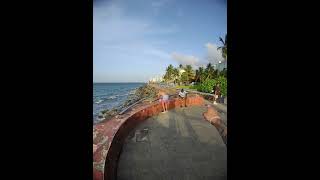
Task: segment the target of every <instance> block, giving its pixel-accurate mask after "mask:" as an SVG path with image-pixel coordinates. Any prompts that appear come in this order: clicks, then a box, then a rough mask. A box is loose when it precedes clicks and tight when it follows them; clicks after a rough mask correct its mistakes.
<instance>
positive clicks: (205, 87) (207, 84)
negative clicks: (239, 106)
mask: <svg viewBox="0 0 320 180" xmlns="http://www.w3.org/2000/svg"><path fill="white" fill-rule="evenodd" d="M216 83H217V81H216V80H215V79H207V80H205V81H203V82H202V83H201V84H199V85H198V86H197V87H198V89H197V90H198V91H201V92H205V93H211V92H212V90H213V86H214V85H215V84H216Z"/></svg>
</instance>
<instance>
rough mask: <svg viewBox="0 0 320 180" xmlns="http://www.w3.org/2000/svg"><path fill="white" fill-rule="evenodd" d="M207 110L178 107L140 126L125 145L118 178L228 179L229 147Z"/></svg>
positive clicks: (130, 179) (133, 131)
mask: <svg viewBox="0 0 320 180" xmlns="http://www.w3.org/2000/svg"><path fill="white" fill-rule="evenodd" d="M205 111H206V107H204V106H202V107H199V106H193V107H187V108H176V109H172V110H170V111H169V112H167V113H160V114H159V115H157V116H153V117H151V118H149V119H147V120H146V121H144V122H143V123H141V124H140V125H138V126H137V127H136V128H135V129H133V130H132V131H131V133H130V135H129V136H128V137H127V139H126V142H125V144H124V146H123V150H122V153H121V155H120V159H119V163H118V171H117V176H118V177H117V178H118V180H198V179H201V180H225V179H227V147H226V145H225V144H224V143H223V140H222V139H221V136H220V135H219V132H218V131H217V130H216V128H215V127H214V126H212V125H211V124H210V123H209V122H207V121H205V120H204V118H203V116H202V113H203V112H205ZM221 112H222V111H221ZM225 118H226V117H225Z"/></svg>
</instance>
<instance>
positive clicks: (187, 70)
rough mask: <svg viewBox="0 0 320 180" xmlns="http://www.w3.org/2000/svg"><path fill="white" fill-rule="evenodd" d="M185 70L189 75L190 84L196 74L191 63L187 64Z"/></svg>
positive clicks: (188, 81)
mask: <svg viewBox="0 0 320 180" xmlns="http://www.w3.org/2000/svg"><path fill="white" fill-rule="evenodd" d="M185 71H186V75H187V83H188V84H189V83H190V82H191V81H192V80H193V79H194V76H195V74H194V72H193V69H192V66H191V65H186V67H185Z"/></svg>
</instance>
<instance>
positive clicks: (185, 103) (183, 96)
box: [179, 89, 187, 107]
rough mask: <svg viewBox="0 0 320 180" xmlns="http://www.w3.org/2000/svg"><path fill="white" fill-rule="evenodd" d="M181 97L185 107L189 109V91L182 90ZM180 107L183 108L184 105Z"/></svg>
mask: <svg viewBox="0 0 320 180" xmlns="http://www.w3.org/2000/svg"><path fill="white" fill-rule="evenodd" d="M179 97H180V99H181V100H182V101H183V100H184V107H187V91H185V90H184V89H181V91H180V92H179ZM180 107H183V105H182V104H181V105H180Z"/></svg>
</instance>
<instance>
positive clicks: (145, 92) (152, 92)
mask: <svg viewBox="0 0 320 180" xmlns="http://www.w3.org/2000/svg"><path fill="white" fill-rule="evenodd" d="M157 94H158V90H157V89H156V88H154V87H152V86H150V85H149V84H146V85H143V86H141V87H139V88H137V89H136V90H135V91H134V92H133V93H130V94H129V96H128V98H127V100H126V101H125V102H124V103H123V104H121V105H120V106H117V107H114V108H112V109H106V110H103V111H101V112H100V114H99V116H98V119H99V121H98V122H100V121H102V120H104V119H110V118H112V117H113V116H115V115H117V114H118V113H119V112H121V111H122V110H123V109H125V108H126V107H128V106H130V105H132V104H133V103H135V102H137V101H139V100H140V99H142V98H146V97H149V98H156V97H157Z"/></svg>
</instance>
